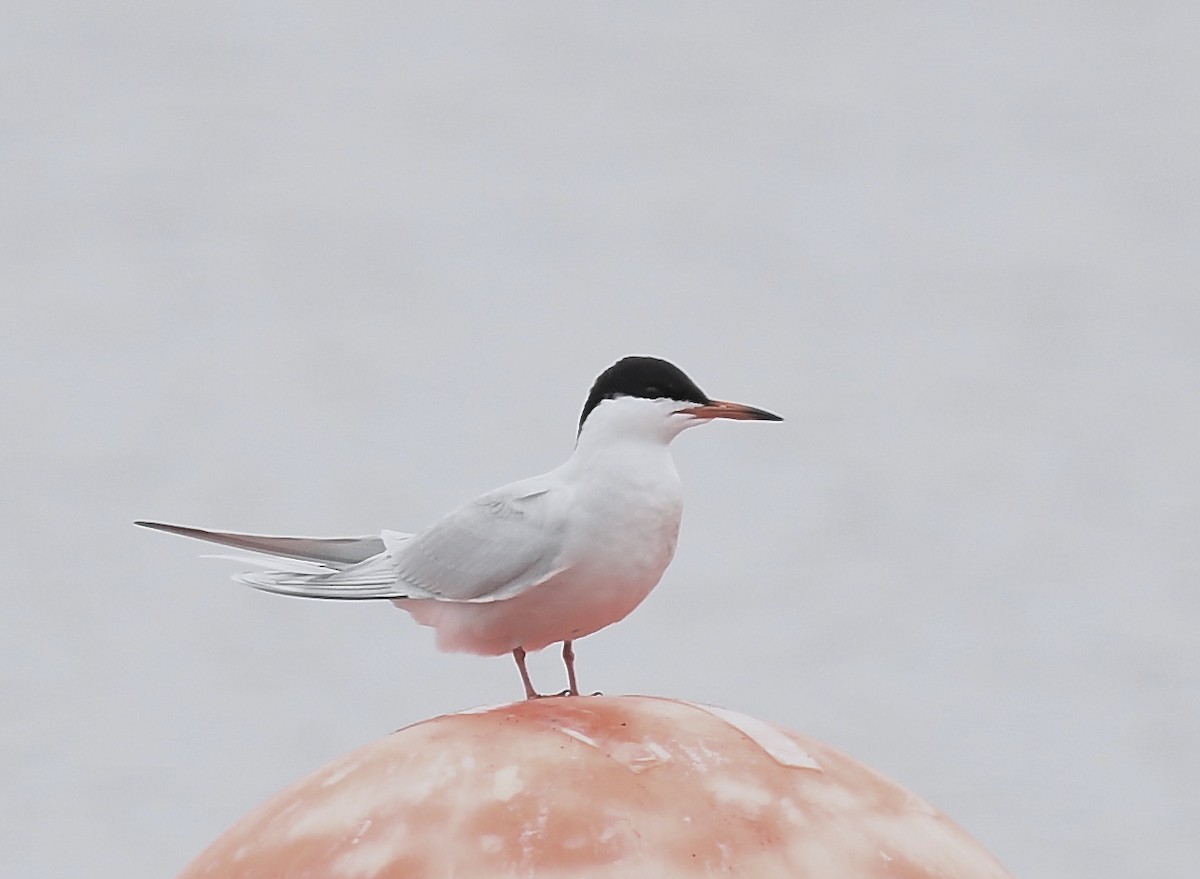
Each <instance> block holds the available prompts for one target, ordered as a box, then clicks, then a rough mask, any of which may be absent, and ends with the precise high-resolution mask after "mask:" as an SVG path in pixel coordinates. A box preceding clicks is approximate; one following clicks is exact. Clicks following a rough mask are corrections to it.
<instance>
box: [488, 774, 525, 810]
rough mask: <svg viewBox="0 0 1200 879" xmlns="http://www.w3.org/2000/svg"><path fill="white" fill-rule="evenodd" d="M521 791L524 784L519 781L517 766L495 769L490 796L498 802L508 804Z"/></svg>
mask: <svg viewBox="0 0 1200 879" xmlns="http://www.w3.org/2000/svg"><path fill="white" fill-rule="evenodd" d="M523 790H525V782H523V781H521V768H520V767H519V766H516V765H513V766H505V767H504V768H503V769H497V770H496V774H495V775H494V776H492V796H493V797H495V798H496V799H498V800H503V801H504V802H508V801H509V800H511V799H512V798H513V797H515V796H516V795H517V794H519V793H520V792H521V791H523Z"/></svg>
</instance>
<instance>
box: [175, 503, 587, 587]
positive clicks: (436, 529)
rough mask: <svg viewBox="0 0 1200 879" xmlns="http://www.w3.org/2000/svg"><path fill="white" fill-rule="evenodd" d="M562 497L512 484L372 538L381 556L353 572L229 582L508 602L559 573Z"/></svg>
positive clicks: (277, 574) (272, 574) (266, 575)
mask: <svg viewBox="0 0 1200 879" xmlns="http://www.w3.org/2000/svg"><path fill="white" fill-rule="evenodd" d="M565 494H566V491H565V489H563V488H562V487H559V486H552V485H549V486H548V485H546V484H545V480H544V479H534V480H526V481H525V482H520V483H514V484H513V485H510V486H505V487H504V488H500V489H497V490H496V491H493V492H490V493H489V494H486V495H484V496H483V497H481V498H479V499H478V500H475V501H473V502H471V503H469V504H467V505H466V506H463V507H460V508H459V509H457V510H455V511H454V512H453V513H450V514H449V515H448V516H446V517H445V518H444V519H442V520H441V521H440V522H438V523H436V524H435V525H433V526H431V527H430V528H428V529H426V530H425V531H422V532H421V533H420V534H416V535H412V536H409V535H406V534H397V533H394V532H384V533H383V535H382V536H381V537H380V538H378V539H379V541H380V544H381V546H380V549H381V552H379V553H377V554H375V555H372V556H371V557H370V558H366V559H364V560H363V561H361V562H359V563H358V564H354V565H351V566H349V567H344V566H341V565H336V567H339V568H340V570H333V571H319V572H316V573H311V572H302V571H295V570H281V571H266V572H262V573H247V574H239V575H237V577H236V578H235V579H237V580H239V581H240V582H242V583H245V584H247V585H249V586H253V587H254V588H256V589H261V590H263V591H265V592H275V593H279V594H282V595H295V596H301V597H304V598H337V599H380V598H387V599H396V598H432V599H436V600H441V601H468V602H488V601H499V600H501V599H504V598H511V597H512V596H514V595H517V594H519V593H520V592H523V591H525V590H526V589H529V588H531V587H533V586H536V585H537V584H539V583H542V582H545V581H546V580H548V579H549V578H550V577H553V576H554V575H555V574H557V573H559V572H560V571H562V570H563V569H564V566H563V562H562V554H563V545H564V542H565V541H564V536H565V533H566V521H567V519H566V515H565V513H566V511H567V509H568V505H569V498H567V497H566V496H565ZM189 536H195V535H189ZM222 536H223V537H224V536H227V535H222ZM205 539H211V537H207V538H205ZM220 542H227V541H220ZM245 548H254V547H245ZM291 549H293V554H292V557H293V558H295V557H297V556H296V555H295V552H294V550H295V548H294V547H292V548H291ZM259 551H262V550H261V549H259ZM268 551H274V552H275V553H276V554H279V553H278V550H277V549H276V550H268ZM325 551H326V550H324V549H323V550H322V552H325Z"/></svg>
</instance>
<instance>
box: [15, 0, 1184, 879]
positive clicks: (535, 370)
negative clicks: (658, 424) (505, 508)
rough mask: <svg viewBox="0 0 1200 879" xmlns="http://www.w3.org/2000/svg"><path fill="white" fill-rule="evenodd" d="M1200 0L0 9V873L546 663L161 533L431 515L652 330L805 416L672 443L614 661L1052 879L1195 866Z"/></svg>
mask: <svg viewBox="0 0 1200 879" xmlns="http://www.w3.org/2000/svg"><path fill="white" fill-rule="evenodd" d="M1196 10H1197V6H1196V4H1195V3H1194V2H1181V3H1174V4H1172V3H1165V2H1141V3H1136V4H1134V3H1126V4H1120V3H1094V2H1061V3H1046V2H1044V0H1039V2H1036V3H1035V2H1017V3H1006V4H990V5H987V6H986V7H985V6H984V5H983V4H962V3H949V2H946V3H928V4H915V5H911V6H902V5H899V4H895V3H866V4H850V5H848V4H832V3H829V4H798V3H783V2H775V3H746V2H739V3H728V4H714V3H680V2H658V3H653V4H646V3H631V2H605V3H597V2H578V3H569V4H567V3H562V2H539V3H519V4H518V3H459V4H454V3H446V2H437V3H400V4H397V3H360V2H349V3H338V4H333V3H329V4H325V5H321V4H313V3H282V2H265V0H258V2H255V0H251V2H245V0H238V2H221V3H207V4H197V3H186V2H185V3H177V4H162V3H149V2H131V3H126V4H79V3H48V4H47V3H39V4H33V3H28V2H26V3H17V4H15V5H14V4H9V5H7V6H6V7H5V10H4V12H3V13H2V16H3V20H2V22H0V24H2V26H0V90H2V110H3V117H2V121H0V150H2V160H3V166H2V168H3V171H2V174H3V177H2V179H0V187H2V190H0V223H2V230H0V233H2V234H0V249H2V253H0V288H2V291H3V304H2V308H3V315H2V321H0V334H2V343H3V349H2V350H3V354H4V369H3V373H2V379H0V380H2V382H3V384H2V387H3V399H2V401H0V402H2V403H3V409H4V413H5V419H4V423H5V426H4V430H3V448H2V449H0V457H2V463H0V466H2V467H3V473H2V474H0V476H2V477H3V486H4V495H5V503H4V504H3V507H2V508H0V509H2V511H3V512H2V515H3V534H4V545H3V557H2V560H3V565H4V578H3V587H2V588H3V590H4V596H5V600H4V609H3V613H2V615H0V636H2V640H0V651H2V652H0V660H2V665H0V687H2V691H0V700H2V703H3V708H2V713H0V755H2V756H0V760H2V763H0V766H2V772H3V777H2V779H0V781H2V783H0V852H3V863H4V873H5V875H10V876H14V877H22V879H31V877H57V876H82V875H90V876H100V877H109V876H111V877H117V876H120V877H161V876H170V875H172V874H173V873H174V872H176V871H178V870H179V869H181V868H182V867H183V866H184V864H185V863H186V862H187V861H188V860H189V859H190V858H191V857H193V856H194V855H195V854H197V853H198V852H199V851H200V850H201V849H202V848H203V847H204V846H205V845H206V844H207V843H208V842H209V841H211V840H212V839H213V838H214V837H215V836H216V835H217V834H218V833H220V832H221V831H222V830H223V829H224V828H226V827H228V826H229V825H230V824H231V823H232V822H233V821H234V820H235V819H237V818H238V817H239V816H240V815H242V814H243V813H245V812H246V811H247V810H249V809H250V808H251V807H253V806H254V805H255V804H256V803H258V802H259V801H261V800H262V799H263V798H265V797H266V796H268V795H269V794H271V793H272V792H274V791H275V790H277V789H278V788H280V787H282V786H283V785H285V784H287V783H288V782H290V781H291V780H293V779H296V778H298V777H299V776H301V775H303V774H305V773H307V772H308V771H310V770H312V769H314V768H316V767H318V766H320V765H321V764H323V763H324V762H326V761H328V760H330V759H331V758H333V757H334V756H336V755H338V754H341V753H343V752H345V751H347V750H349V749H351V748H353V747H355V746H357V745H359V744H361V743H364V742H367V741H370V740H372V739H375V738H377V737H379V736H381V735H384V734H386V733H387V732H389V731H390V730H392V729H395V728H396V727H399V726H401V725H404V724H408V723H410V722H413V721H416V720H419V719H422V718H426V717H429V716H431V715H434V714H437V713H440V712H446V711H453V710H457V709H461V708H465V707H468V706H472V705H477V704H489V703H495V702H499V701H505V700H507V699H510V698H516V697H517V696H519V695H520V689H519V681H518V679H517V675H516V672H515V670H514V669H513V667H512V664H511V662H510V661H509V660H507V659H503V658H500V659H479V658H474V657H466V656H447V655H442V654H438V653H436V652H435V651H434V649H433V646H432V637H431V634H430V632H429V631H428V630H424V629H419V628H418V627H416V626H415V625H414V624H413V623H412V622H411V621H410V620H409V619H408V618H407V617H406V616H404V615H403V614H401V613H399V612H398V611H395V610H392V609H391V608H389V607H386V606H379V605H373V606H371V605H365V604H358V605H350V606H342V605H331V604H327V603H317V602H304V601H293V600H286V599H282V598H277V597H274V596H268V595H262V594H258V593H255V592H253V591H251V590H249V589H246V588H244V587H240V586H237V585H236V584H233V583H231V582H229V581H228V580H227V574H228V573H229V571H230V569H231V568H230V565H229V564H228V563H225V562H217V561H204V560H198V559H197V558H196V555H197V553H198V552H200V551H203V550H202V548H201V547H200V545H198V544H189V543H187V542H185V541H182V540H179V539H176V538H170V537H167V536H165V535H160V534H152V533H149V532H143V531H139V530H137V529H134V528H133V527H132V526H131V525H130V521H131V520H132V519H134V518H139V517H149V518H159V519H165V520H167V521H179V522H184V523H190V524H198V525H207V526H212V527H225V528H233V529H244V530H257V531H267V532H283V533H287V532H292V533H315V534H321V533H362V532H369V531H372V530H375V529H378V528H380V527H391V528H397V529H409V528H414V527H419V526H421V525H422V524H424V523H426V522H428V521H430V520H431V519H433V518H434V517H435V516H437V515H440V514H441V513H443V512H445V511H446V510H448V509H449V508H451V507H453V506H454V505H456V504H457V503H459V502H461V501H463V500H466V499H468V498H470V497H472V496H474V495H475V494H476V493H478V492H480V491H482V490H484V489H487V488H491V487H493V486H495V485H498V484H500V483H503V482H507V481H509V480H511V479H515V478H518V477H523V476H527V475H531V474H533V473H536V472H541V471H543V470H546V469H549V468H550V467H551V466H554V465H555V464H557V463H558V462H559V461H560V460H562V459H563V458H564V457H565V456H566V455H567V454H568V453H569V451H570V448H571V444H572V440H573V434H574V426H575V420H576V417H577V415H578V409H579V407H580V405H581V404H582V402H583V397H584V395H585V393H586V389H587V387H588V385H589V383H590V382H591V381H592V379H593V378H594V376H595V374H596V373H597V372H599V371H600V370H601V369H602V368H604V367H605V366H607V365H608V364H609V363H610V362H612V361H613V360H614V359H616V358H617V357H619V356H621V355H624V354H628V353H652V354H658V355H662V356H666V357H669V358H671V359H673V360H675V361H676V362H678V363H679V364H680V365H682V366H683V367H684V368H685V369H686V370H688V371H689V372H690V373H691V374H692V376H693V377H694V378H695V379H696V380H697V381H698V382H699V383H700V384H701V386H702V387H704V388H705V389H706V390H707V391H708V392H709V393H710V394H712V395H714V396H719V397H727V398H732V399H738V400H744V401H745V402H748V403H752V404H756V405H760V406H764V407H767V408H771V409H775V410H777V411H779V412H781V413H783V414H784V415H786V416H787V417H788V420H787V421H786V422H785V423H783V424H781V425H740V424H717V425H713V426H711V427H708V428H705V429H703V430H698V431H694V432H689V433H688V434H686V435H684V436H683V437H682V438H681V439H680V440H679V441H678V442H677V443H676V458H677V462H678V464H679V468H680V470H681V472H682V474H683V477H684V481H685V486H686V489H687V494H688V508H687V513H686V516H685V521H684V529H683V534H682V539H681V543H680V548H679V554H678V557H677V560H676V562H675V564H674V566H673V567H672V568H671V569H670V571H669V572H668V574H667V576H666V578H665V579H664V581H663V583H662V585H661V586H660V588H659V589H658V590H657V591H656V592H655V593H654V594H653V595H652V596H651V598H650V599H649V600H648V601H647V603H646V604H645V605H644V606H643V607H642V608H641V609H640V610H639V611H638V612H637V613H635V614H634V615H633V616H631V617H630V618H629V619H628V620H626V621H625V622H624V623H623V624H622V625H620V626H617V627H614V628H612V629H609V630H607V631H605V632H603V633H601V634H599V635H596V636H594V637H592V638H589V639H587V640H585V641H583V642H581V643H580V644H579V645H578V649H579V655H580V659H579V664H580V669H581V676H582V683H583V685H584V686H586V687H591V688H602V689H604V690H605V691H606V692H609V693H622V692H645V693H655V694H667V695H674V696H680V697H684V698H689V699H695V700H701V701H705V702H711V703H715V704H718V705H723V706H726V707H729V708H733V709H737V710H739V711H743V712H746V713H749V714H752V715H756V716H759V717H763V718H765V719H769V720H772V721H776V722H778V723H781V724H784V725H786V726H789V727H792V728H795V729H798V730H802V731H804V732H807V733H810V734H812V735H815V736H817V737H818V738H821V739H822V740H824V741H827V742H829V743H831V744H833V745H835V746H837V747H839V748H842V749H844V750H846V751H848V752H849V753H851V754H853V755H855V756H857V757H858V758H860V759H862V760H864V761H865V762H867V763H869V764H870V765H872V766H874V767H876V768H878V769H879V770H881V771H883V772H885V773H886V774H888V775H890V776H892V777H893V778H895V779H897V780H898V781H900V782H901V783H903V784H905V785H906V786H908V787H910V788H911V789H912V790H914V791H915V792H917V793H919V794H921V795H922V796H924V797H926V798H927V799H929V800H931V801H932V802H933V803H934V804H936V805H938V806H939V807H941V808H942V809H944V810H945V811H946V812H947V813H949V814H950V815H951V816H952V817H954V818H955V819H956V820H957V821H958V822H960V823H961V824H963V825H964V826H965V827H966V828H967V829H968V830H970V831H971V832H972V833H973V834H975V835H976V836H977V837H978V838H979V839H980V840H981V841H982V842H983V844H984V845H985V846H986V847H988V848H989V849H990V850H991V851H993V852H994V853H995V854H996V855H997V856H998V857H999V858H1000V859H1001V860H1002V861H1003V862H1004V863H1005V864H1006V865H1007V866H1008V867H1009V868H1010V869H1011V870H1012V871H1013V873H1014V874H1016V875H1017V876H1020V877H1023V879H1049V877H1064V876H1065V877H1089V879H1095V877H1125V876H1131V875H1136V876H1170V875H1174V876H1193V875H1195V870H1196V863H1197V862H1198V861H1200V858H1198V855H1200V831H1198V828H1200V794H1198V793H1197V791H1198V789H1200V756H1198V746H1197V742H1198V741H1200V676H1198V671H1197V669H1198V668H1200V646H1198V644H1200V636H1198V634H1197V625H1198V617H1200V591H1198V590H1197V579H1198V577H1200V548H1198V543H1197V526H1198V525H1200V503H1198V500H1197V483H1198V478H1200V464H1198V463H1197V462H1198V457H1200V456H1198V454H1197V448H1198V442H1200V403H1198V401H1197V385H1198V377H1200V295H1198V294H1197V290H1196V281H1195V279H1196V277H1197V275H1198V271H1200V246H1198V242H1200V159H1198V156H1200V101H1198V97H1200V76H1198V75H1200V62H1198V60H1197V58H1198V53H1197V48H1196V47H1197V45H1200V28H1198V24H1200V21H1198V15H1200V13H1197V11H1196ZM534 674H535V677H536V679H537V680H538V681H539V682H540V684H541V686H542V687H543V689H552V688H556V687H558V686H561V681H560V676H561V672H560V670H559V668H558V665H557V661H556V659H555V657H553V656H550V655H542V656H540V657H538V662H536V663H535V664H534Z"/></svg>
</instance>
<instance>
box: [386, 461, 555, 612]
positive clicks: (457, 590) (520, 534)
mask: <svg viewBox="0 0 1200 879" xmlns="http://www.w3.org/2000/svg"><path fill="white" fill-rule="evenodd" d="M564 493H565V490H564V489H563V488H562V487H560V486H546V485H544V484H543V483H542V481H541V480H529V481H526V482H524V483H516V484H514V485H512V486H506V487H505V488H502V489H498V490H496V491H494V492H491V493H490V494H486V495H484V496H483V497H481V498H479V499H478V500H476V501H473V502H472V503H469V504H467V505H466V506H464V507H460V508H459V509H457V510H455V511H454V512H453V513H451V514H450V515H448V516H446V517H445V518H444V519H442V520H441V521H440V522H438V523H437V524H435V525H433V526H432V527H431V528H429V529H427V530H425V531H423V532H421V533H420V534H417V535H416V536H414V537H411V538H409V539H407V540H405V541H403V542H401V543H399V544H398V545H396V547H395V548H394V549H393V550H392V551H391V555H392V561H393V563H394V565H395V568H394V570H395V575H396V577H397V579H398V580H399V581H400V582H401V583H407V584H410V585H412V586H415V587H416V588H417V589H418V590H420V592H421V593H424V594H425V595H428V596H430V597H434V598H441V599H444V600H449V601H478V602H482V601H498V600H500V599H504V598H511V597H512V596H513V595H516V594H518V593H520V592H523V591H525V590H526V589H529V588H531V587H533V586H536V585H537V584H538V583H542V582H544V581H546V580H548V579H549V578H550V577H552V576H554V575H555V574H557V573H559V572H560V571H562V570H563V569H564V563H563V559H562V555H563V545H564V542H565V535H566V523H567V516H566V512H567V509H568V507H569V498H566V497H564Z"/></svg>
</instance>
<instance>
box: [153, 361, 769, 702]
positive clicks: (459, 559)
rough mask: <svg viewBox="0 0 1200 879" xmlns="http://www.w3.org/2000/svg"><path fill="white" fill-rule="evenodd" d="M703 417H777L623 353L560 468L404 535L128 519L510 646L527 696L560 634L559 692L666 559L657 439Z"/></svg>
mask: <svg viewBox="0 0 1200 879" xmlns="http://www.w3.org/2000/svg"><path fill="white" fill-rule="evenodd" d="M717 418H728V419H734V420H756V421H782V419H781V418H780V417H779V416H778V415H774V414H772V413H770V412H767V411H764V410H762V409H756V408H754V407H753V406H746V405H743V404H741V403H729V402H725V401H722V400H714V399H712V398H710V397H709V396H708V395H707V394H705V393H704V392H703V391H701V390H700V388H699V387H698V386H697V385H696V383H695V382H693V381H692V380H691V379H690V378H688V377H687V375H685V374H684V372H683V371H682V370H680V369H679V368H678V367H676V366H674V365H673V364H671V363H668V362H667V361H665V360H660V359H658V358H655V357H626V358H624V359H622V360H619V361H617V362H616V363H615V364H613V365H612V366H610V367H609V368H608V369H606V370H605V371H604V372H602V373H600V376H599V377H598V378H597V379H596V382H595V384H593V385H592V390H591V393H590V394H588V398H587V402H586V403H585V404H584V406H583V412H582V413H581V415H580V417H579V429H578V433H577V436H576V442H575V450H574V452H573V453H572V454H571V457H570V458H568V459H567V461H566V462H565V463H564V464H562V465H561V466H559V467H557V468H555V469H554V470H551V471H550V472H549V473H546V474H544V475H542V476H535V477H533V478H531V479H524V480H521V481H520V482H514V483H512V484H510V485H506V486H504V487H502V488H498V489H496V490H494V491H490V492H488V493H487V494H485V495H482V496H481V497H479V498H476V499H475V500H473V501H471V502H470V503H468V504H465V505H464V506H462V507H459V508H458V509H457V510H455V511H454V512H452V513H450V514H449V515H447V516H446V517H445V518H443V519H442V520H441V521H439V522H436V523H435V524H433V525H431V526H430V527H428V528H426V529H425V530H424V531H420V532H418V533H416V534H404V533H400V532H396V531H382V532H381V533H379V534H374V535H369V536H365V537H336V538H309V537H268V536H262V535H255V534H238V533H231V532H224V531H208V530H204V529H200V528H188V527H185V526H182V525H167V524H163V523H161V522H137V523H136V524H138V525H142V526H145V527H147V528H155V529H158V530H159V531H167V532H170V533H172V534H179V535H183V536H185V537H194V538H198V539H200V540H207V541H211V542H213V543H219V544H223V545H225V546H231V547H235V548H237V549H242V550H250V551H252V552H255V553H261V554H263V555H265V556H269V557H270V558H269V559H268V560H266V562H265V566H266V567H267V570H265V571H261V572H254V573H245V574H237V575H235V577H234V579H235V580H238V581H240V582H242V583H245V584H247V585H249V586H253V587H254V588H256V589H261V590H263V591H266V592H275V593H279V594H281V595H296V596H303V597H305V598H335V599H387V600H389V601H391V602H392V603H393V604H395V605H396V606H397V607H399V608H402V609H403V610H406V611H408V612H409V613H410V614H412V616H413V618H414V619H415V620H416V621H417V622H418V623H420V624H421V625H424V626H432V627H433V628H434V629H435V630H436V631H437V646H438V647H439V648H440V649H441V650H447V651H458V652H465V653H476V654H482V655H489V656H498V655H501V654H504V653H511V654H512V655H513V657H514V658H515V660H516V663H517V668H518V670H519V671H520V672H521V682H522V684H523V685H524V687H525V696H526V698H528V699H535V698H539V694H538V693H537V691H536V690H535V689H534V687H533V684H532V683H531V682H530V679H529V672H528V670H527V669H526V667H525V654H526V652H527V651H530V652H531V651H536V650H541V649H543V648H544V647H547V646H549V645H551V644H554V643H558V642H560V641H561V642H562V645H563V647H562V656H563V662H564V663H565V665H566V669H567V682H568V689H567V690H566V691H565V693H564V695H566V694H569V695H574V696H577V695H579V686H578V684H577V682H576V678H575V654H574V650H573V646H572V645H573V642H574V641H576V640H578V639H579V638H583V637H584V636H586V635H590V634H592V633H593V632H597V631H599V630H600V629H603V628H604V627H605V626H609V625H612V624H613V623H615V622H617V621H619V620H621V619H624V618H625V617H626V616H627V615H628V614H629V613H630V612H631V611H632V610H633V609H634V608H635V607H637V606H638V605H639V604H640V603H641V602H642V600H643V599H644V598H645V597H646V596H647V595H648V594H649V593H650V590H651V589H653V588H654V587H655V586H656V585H657V584H658V581H659V580H660V579H661V578H662V575H663V572H664V571H665V570H666V568H667V565H668V564H670V562H671V559H672V557H673V556H674V554H675V544H676V540H677V537H678V534H679V520H680V516H681V514H682V512H683V496H682V491H681V486H680V483H679V474H678V473H677V472H676V470H675V463H674V461H673V460H672V459H671V453H670V449H669V444H670V442H671V440H673V439H674V438H675V437H676V436H678V435H679V434H680V433H681V432H683V431H684V430H686V429H687V428H689V427H695V426H696V425H699V424H706V423H708V422H709V421H712V420H714V419H717ZM246 561H250V562H252V563H256V564H259V563H261V562H259V561H257V560H255V559H253V558H251V559H246Z"/></svg>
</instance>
